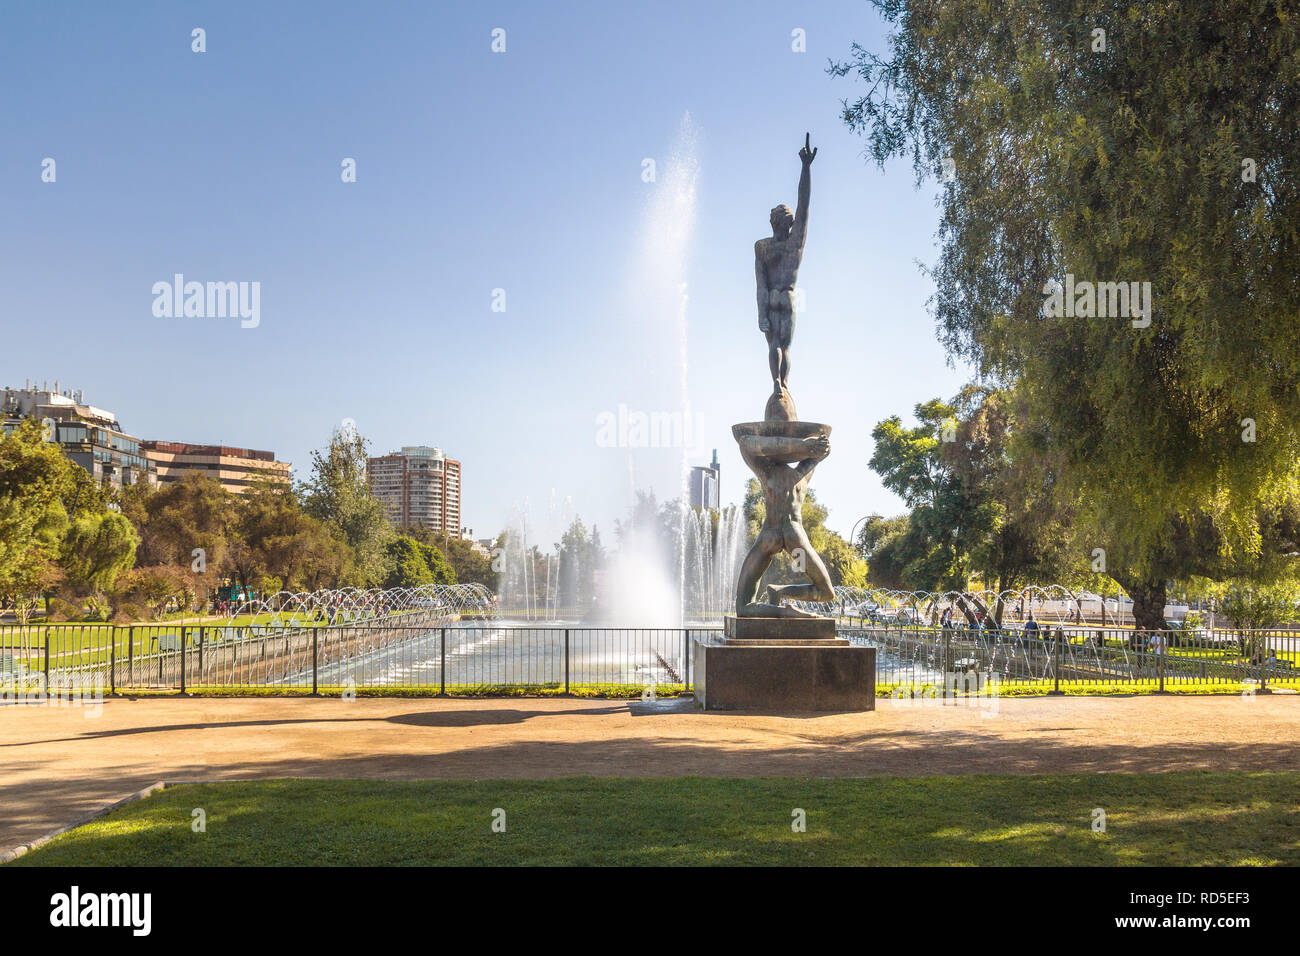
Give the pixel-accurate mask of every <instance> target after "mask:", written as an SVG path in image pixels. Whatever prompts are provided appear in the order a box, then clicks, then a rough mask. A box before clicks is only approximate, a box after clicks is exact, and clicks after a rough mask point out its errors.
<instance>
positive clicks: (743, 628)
mask: <svg viewBox="0 0 1300 956" xmlns="http://www.w3.org/2000/svg"><path fill="white" fill-rule="evenodd" d="M827 625H829V627H830V630H829V635H830V636H829V637H827V636H825V635H826V633H827V631H826V627H827ZM726 633H727V637H726V640H724V641H723V642H722V643H721V644H705V643H703V642H702V641H696V642H695V664H694V670H693V673H692V677H693V680H694V684H695V700H696V702H697V703H698V704H699V705H700V706H701V707H703V708H704V709H705V710H753V711H757V712H762V713H769V714H784V713H800V712H817V711H820V712H831V711H838V712H841V713H843V712H857V711H867V710H875V707H876V649H875V648H874V647H858V646H855V645H853V644H850V643H849V642H848V641H846V640H844V639H842V638H838V637H835V622H834V621H832V620H829V619H818V618H811V619H799V618H728V619H727V630H726ZM800 633H807V634H808V635H809V636H807V637H800V636H797V635H798V634H800ZM792 635H796V636H792Z"/></svg>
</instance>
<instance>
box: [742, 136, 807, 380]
mask: <svg viewBox="0 0 1300 956" xmlns="http://www.w3.org/2000/svg"><path fill="white" fill-rule="evenodd" d="M811 139H812V136H811V134H809V133H805V134H804V140H803V149H801V150H799V161H800V162H801V163H802V164H803V171H802V172H801V173H800V174H799V207H798V209H797V210H796V211H795V212H793V213H791V212H790V207H789V206H786V205H784V204H783V205H780V206H777V207H776V208H775V209H773V210H772V213H771V215H770V217H769V219H770V221H771V223H772V236H771V238H768V239H760V240H758V242H756V243H754V275H755V278H756V279H757V281H758V328H759V330H760V331H762V332H763V333H765V334H766V335H767V364H768V367H769V368H770V369H771V372H772V393H773V395H780V394H781V392H783V391H785V390H786V389H787V384H786V381H787V379H788V378H789V376H790V340H791V339H792V338H793V337H794V283H795V279H796V278H798V276H799V263H800V262H801V261H802V260H803V244H804V240H805V239H806V238H807V236H808V195H809V192H810V189H811V182H810V177H809V167H811V166H812V161H813V159H815V158H816V156H817V150H816V149H811V148H810V145H811Z"/></svg>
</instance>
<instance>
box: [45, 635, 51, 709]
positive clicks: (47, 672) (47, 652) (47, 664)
mask: <svg viewBox="0 0 1300 956" xmlns="http://www.w3.org/2000/svg"><path fill="white" fill-rule="evenodd" d="M49 693H50V629H49V628H48V627H47V628H46V629H45V694H46V696H49Z"/></svg>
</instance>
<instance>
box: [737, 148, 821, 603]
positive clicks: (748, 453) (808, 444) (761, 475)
mask: <svg viewBox="0 0 1300 956" xmlns="http://www.w3.org/2000/svg"><path fill="white" fill-rule="evenodd" d="M806 168H807V167H805V169H806ZM739 444H740V455H741V457H742V458H744V459H745V464H747V465H748V466H749V467H750V470H752V471H753V472H754V474H755V475H757V476H758V483H759V484H760V485H761V486H762V489H763V501H764V503H765V504H766V505H767V510H766V515H765V517H764V519H763V529H762V530H761V531H759V533H758V540H757V541H755V542H754V546H753V547H752V548H750V549H749V554H747V555H746V556H745V563H744V564H743V565H741V568H740V579H739V582H738V583H737V585H736V614H737V615H738V616H740V617H818V615H816V614H811V613H808V612H806V611H800V610H798V609H796V608H792V607H788V606H786V605H785V604H784V603H782V602H784V601H788V600H793V601H833V600H834V599H835V591H834V589H833V588H832V587H831V578H830V575H829V574H827V573H826V565H824V564H822V559H821V558H820V557H819V556H818V554H817V552H816V551H814V550H813V546H812V544H810V543H809V541H808V532H807V531H805V530H804V526H803V499H804V495H805V494H806V493H807V490H808V481H809V479H811V478H812V473H813V469H814V468H816V467H817V465H818V463H819V462H820V461H821V460H822V459H823V458H825V457H826V456H827V455H829V454H830V453H831V443H830V439H829V438H826V437H825V436H821V437H817V438H783V437H775V436H763V435H742V436H741V437H740V439H739ZM791 461H793V462H797V464H795V465H794V466H793V467H791V466H790V465H788V464H786V462H791ZM782 551H785V552H788V553H789V554H790V555H791V556H793V557H794V558H795V561H796V563H797V564H801V565H802V568H801V570H802V571H803V572H804V574H806V575H807V576H808V579H809V580H810V581H811V582H812V583H811V584H769V585H768V587H767V603H765V604H763V603H759V602H758V585H759V582H760V581H761V580H762V578H763V572H764V571H766V570H767V569H768V566H769V565H770V564H771V563H772V559H773V558H774V557H776V556H777V554H779V553H780V552H782Z"/></svg>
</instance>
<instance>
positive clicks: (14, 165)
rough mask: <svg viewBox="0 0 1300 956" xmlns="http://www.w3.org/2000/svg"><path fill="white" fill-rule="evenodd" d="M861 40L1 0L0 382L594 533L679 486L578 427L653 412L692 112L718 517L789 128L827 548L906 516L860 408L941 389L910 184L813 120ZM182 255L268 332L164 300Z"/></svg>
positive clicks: (923, 247)
mask: <svg viewBox="0 0 1300 956" xmlns="http://www.w3.org/2000/svg"><path fill="white" fill-rule="evenodd" d="M195 27H202V28H204V29H205V30H206V33H207V52H206V53H203V54H196V53H193V52H191V49H190V47H191V30H192V29H193V28H195ZM496 27H501V28H504V29H505V30H506V45H507V47H506V52H505V53H504V54H494V53H492V52H491V50H490V44H491V36H490V34H491V31H492V30H493V28H496ZM795 28H801V29H803V30H804V31H805V32H806V36H807V52H806V53H803V54H798V53H794V52H792V51H791V31H792V30H793V29H795ZM854 40H857V41H859V42H861V43H863V44H866V45H868V46H871V47H874V48H880V47H881V46H882V44H883V25H882V24H881V23H880V21H879V20H878V19H877V17H876V15H875V14H874V12H873V11H872V9H871V8H870V7H869V5H868V4H867V3H866V2H865V0H827V2H819V3H815V4H797V5H796V4H790V3H788V2H766V0H746V2H734V3H707V4H702V3H699V2H698V0H697V2H667V3H656V4H610V3H602V2H589V3H577V2H573V3H566V2H555V3H496V4H481V5H480V4H466V5H452V4H444V3H429V2H422V3H376V4H356V3H333V2H314V3H259V2H221V3H197V2H196V3H184V4H179V3H130V4H116V3H114V4H104V3H98V2H84V3H58V2H50V3H16V2H11V3H6V4H5V5H4V7H3V11H2V12H0V88H3V89H4V90H5V93H6V95H5V107H6V109H5V113H6V116H5V131H4V134H3V138H2V139H0V217H2V218H3V222H4V226H3V229H0V283H2V285H3V290H4V292H3V300H2V302H3V305H2V306H0V308H3V315H4V321H3V339H2V341H0V385H10V386H14V385H19V386H20V385H22V383H23V381H24V380H25V379H27V378H32V379H37V380H50V381H53V380H54V379H58V380H59V381H60V383H61V384H63V385H64V387H69V386H71V387H78V388H82V389H84V390H85V393H86V399H87V401H89V402H91V403H92V404H96V405H99V406H101V407H105V408H109V409H112V410H114V411H115V412H117V414H118V416H119V418H120V420H121V422H122V424H123V426H124V427H125V428H126V430H127V431H129V432H131V433H132V434H135V435H138V436H140V437H142V438H156V439H167V440H178V441H191V442H204V443H216V442H223V443H226V444H233V445H242V446H251V447H255V448H269V449H273V450H274V451H275V452H276V453H277V455H278V456H279V457H280V458H282V459H287V460H289V461H292V462H293V463H294V466H295V468H296V469H298V470H299V474H301V473H302V471H303V470H304V469H305V466H306V465H307V463H308V460H309V452H310V450H311V449H312V448H315V447H319V446H321V445H323V444H324V443H325V442H326V441H327V440H328V437H329V434H330V431H331V429H332V428H334V427H336V426H338V425H339V423H340V422H341V421H342V420H344V419H346V418H350V419H353V420H355V422H356V423H357V427H358V428H359V429H360V431H361V432H362V434H364V435H365V436H366V437H367V438H369V439H370V440H371V442H372V451H373V452H374V453H383V452H387V451H389V450H391V449H394V448H397V447H398V446H400V445H403V444H434V445H438V446H441V447H442V448H443V449H444V450H445V451H446V452H447V453H448V454H449V455H450V456H452V457H455V458H459V459H461V460H462V462H463V467H464V475H465V479H464V480H465V512H464V523H466V524H468V525H470V526H472V527H473V528H474V530H475V534H476V536H479V537H484V536H486V535H488V534H490V533H495V531H497V530H498V529H499V528H500V527H501V525H502V523H503V522H504V520H506V519H507V518H508V517H509V515H510V513H511V511H512V509H513V508H515V507H517V506H522V505H524V504H525V503H527V504H528V506H529V507H530V509H531V511H532V513H533V515H534V522H535V524H536V525H537V526H538V527H539V530H540V532H541V533H540V534H539V537H542V538H545V537H547V534H548V531H549V526H548V524H547V520H546V518H545V513H547V512H552V511H553V512H555V513H556V514H565V513H572V512H576V513H579V514H581V515H582V516H583V518H584V519H585V520H586V521H587V523H588V524H591V523H592V522H595V523H597V524H598V525H600V526H601V528H602V531H603V532H605V534H606V535H607V540H611V539H612V531H613V529H612V527H611V523H612V519H613V518H615V517H617V516H620V515H621V514H622V513H623V512H624V510H625V508H626V506H627V503H628V501H629V497H630V489H631V487H632V486H633V485H640V486H643V487H650V488H653V489H654V490H655V492H656V493H657V494H658V496H659V498H660V499H661V500H663V499H666V498H670V497H674V496H676V494H677V493H678V488H679V484H678V481H679V478H678V476H679V474H680V464H681V460H682V451H681V450H680V449H640V450H635V451H632V450H629V449H626V448H617V447H616V448H608V447H601V445H600V444H599V443H598V441H597V429H596V421H597V416H598V415H600V414H601V413H602V412H611V413H616V412H617V410H618V408H619V406H620V405H625V406H627V407H628V408H629V409H631V410H633V411H637V410H640V411H645V412H655V411H662V412H673V411H680V409H681V401H682V390H681V384H680V369H681V354H680V336H679V325H678V317H677V315H676V314H673V310H672V309H668V310H663V309H661V308H660V307H659V305H658V304H657V303H660V302H661V301H662V299H663V291H664V290H663V288H647V282H653V281H655V280H653V279H649V280H648V279H647V278H646V269H645V268H644V266H645V262H644V260H645V258H646V251H645V250H646V248H647V243H653V242H654V241H655V240H654V238H653V231H652V226H653V223H654V221H655V220H654V218H653V217H654V210H655V209H656V208H661V207H660V206H657V205H656V203H661V202H662V198H663V197H662V196H659V197H656V192H655V191H656V190H657V189H663V188H665V180H666V179H668V178H669V177H667V176H666V171H667V170H668V168H669V166H670V165H671V158H672V151H673V149H674V143H675V142H676V141H677V138H678V136H679V133H680V130H681V127H682V123H683V117H684V115H685V114H687V113H688V112H689V114H690V117H691V123H692V125H693V128H694V131H695V138H694V144H695V146H694V154H695V156H696V158H697V161H698V181H697V191H696V202H695V204H694V222H693V227H692V228H691V230H690V233H689V237H688V239H689V246H688V250H687V254H686V256H685V259H684V262H685V276H684V279H685V282H686V291H687V295H688V296H689V305H688V307H687V313H686V315H687V348H686V362H687V368H688V373H687V376H688V377H687V395H688V397H689V402H690V406H691V408H692V409H693V410H694V411H695V412H698V413H699V415H700V422H701V425H702V426H703V434H701V435H700V436H699V442H698V444H699V448H698V449H691V450H689V451H688V455H689V457H690V459H691V460H692V461H693V462H694V461H698V463H701V464H702V463H704V462H705V461H707V458H708V456H709V452H710V449H712V448H714V447H717V448H718V450H719V455H720V458H721V462H722V468H723V497H724V500H729V501H738V500H739V499H740V497H741V495H742V493H743V481H744V479H745V478H746V477H747V475H746V474H745V473H744V471H743V468H744V466H743V465H742V463H741V461H740V459H739V456H738V454H737V453H736V451H735V444H734V442H733V440H732V438H731V434H730V425H731V424H732V423H733V422H738V421H750V420H754V419H758V418H761V417H762V413H763V402H764V401H765V399H766V397H767V394H768V392H769V390H770V380H769V378H768V374H767V366H766V345H765V343H764V341H763V337H762V334H761V333H760V332H759V331H758V329H757V320H756V315H755V306H754V275H753V243H754V240H755V239H757V238H759V237H761V236H763V235H766V234H767V233H768V231H769V230H768V224H767V215H768V210H769V209H770V208H771V207H772V206H773V205H775V204H776V203H778V202H786V203H789V204H791V205H793V204H794V201H795V186H796V182H797V179H798V173H799V161H798V159H797V157H796V153H797V151H798V148H799V147H800V146H801V145H802V144H803V134H804V132H805V130H808V131H811V133H812V136H813V142H814V145H816V146H818V147H819V149H820V152H819V154H818V157H817V160H816V162H815V163H814V165H813V198H812V215H811V222H810V227H809V238H808V244H807V248H806V251H805V257H804V264H803V268H802V271H801V273H800V280H799V281H800V286H801V287H802V288H803V289H804V290H805V294H806V296H807V308H806V311H805V312H804V313H803V314H802V315H801V316H800V317H799V324H798V326H797V328H796V332H795V340H794V353H793V355H794V361H793V369H792V374H791V380H790V384H791V391H792V393H793V394H794V396H795V399H796V401H797V403H798V406H799V411H800V414H801V417H803V418H804V419H807V420H813V421H824V422H828V423H829V424H831V425H832V426H833V428H834V432H833V435H832V453H831V457H830V458H829V459H828V460H827V461H826V462H825V463H823V464H822V465H821V467H820V468H819V470H818V472H817V474H816V476H815V478H814V484H813V487H814V488H815V489H816V491H817V493H818V495H819V496H820V497H821V499H822V500H823V501H824V502H825V503H826V504H827V505H828V506H829V507H830V509H831V519H830V524H831V526H832V527H834V528H836V529H837V530H840V531H841V532H842V533H845V534H847V533H848V531H849V529H850V527H851V526H852V525H853V523H854V522H855V521H856V520H857V518H859V517H860V516H862V515H863V514H867V513H871V512H882V513H886V514H889V513H896V512H898V511H900V510H902V509H901V503H900V502H899V501H898V500H897V499H895V498H894V497H893V496H892V495H891V494H889V493H888V492H886V491H885V490H884V489H883V488H882V487H881V486H880V483H879V481H878V480H877V478H876V476H875V475H874V474H873V473H872V472H870V470H869V469H868V468H867V466H866V462H867V459H868V458H869V456H870V454H871V440H870V431H871V428H872V426H873V424H874V423H875V422H876V421H878V420H880V419H882V418H885V417H887V416H888V415H890V414H894V413H900V414H903V415H904V416H905V418H906V417H910V412H911V409H912V406H913V405H915V404H916V403H917V402H919V401H923V400H925V399H928V398H931V397H935V396H942V397H948V396H951V395H952V394H953V393H954V392H955V391H956V390H957V388H958V387H959V385H960V383H961V381H962V380H963V379H964V377H965V375H966V372H965V370H964V369H958V370H954V369H951V368H948V367H947V366H946V364H945V359H944V354H943V352H942V350H941V349H940V348H939V346H938V345H937V344H936V342H935V339H934V328H933V322H932V320H931V319H930V317H929V315H928V314H927V311H926V308H925V301H926V299H927V298H928V296H929V294H930V291H931V289H930V284H929V283H928V282H927V281H926V280H925V279H924V277H923V276H922V275H921V274H920V272H919V270H918V268H917V266H916V261H917V260H920V261H924V262H927V263H928V262H932V261H933V260H934V258H935V245H934V233H935V228H936V224H937V221H938V211H937V209H936V207H935V204H934V185H933V184H932V183H931V184H927V185H926V186H924V187H923V188H922V189H921V190H919V191H918V190H917V189H915V188H914V180H913V176H912V173H911V171H910V169H908V168H906V167H904V166H901V165H900V166H897V167H891V168H890V169H889V170H887V171H886V172H884V173H882V172H881V171H879V170H878V169H876V168H875V167H874V166H873V165H870V164H869V163H867V162H866V161H865V160H864V158H863V156H862V150H863V143H862V141H861V140H859V139H857V138H855V137H853V136H851V135H850V134H849V133H848V132H847V131H846V130H845V128H844V126H843V124H842V123H841V121H840V119H839V116H838V113H839V109H840V100H841V99H842V98H843V97H845V96H851V95H855V94H856V93H857V91H858V90H859V87H857V86H856V85H854V84H853V83H852V81H850V80H848V79H838V80H832V79H831V78H830V77H828V76H827V75H826V73H825V66H826V62H827V58H828V57H834V58H842V57H843V56H844V55H846V54H847V52H848V49H849V45H850V43H851V42H852V41H854ZM46 157H51V158H53V159H55V161H56V163H57V181H56V182H55V183H53V184H50V183H43V182H42V181H41V163H42V160H43V159H44V158H46ZM344 157H352V158H355V160H356V162H357V180H358V181H357V182H356V183H352V184H344V183H342V182H341V181H340V163H341V161H342V160H343V158H344ZM645 158H653V159H655V160H656V163H657V170H658V173H659V176H658V181H657V182H655V183H646V182H643V181H642V160H643V159H645ZM177 272H181V273H184V274H185V276H186V278H187V279H191V280H198V281H208V280H213V281H227V280H234V281H258V282H260V283H261V288H262V292H261V323H260V325H259V326H258V327H257V328H255V329H242V328H240V326H239V323H238V321H237V320H231V319H216V318H208V319H200V318H189V319H168V318H156V317H155V316H154V315H153V312H152V305H153V295H152V292H151V288H152V286H153V284H154V283H155V282H158V281H170V279H171V276H172V275H173V273H177ZM660 285H661V286H662V282H660ZM495 288H503V289H505V290H506V311H505V312H504V313H499V312H493V311H492V310H491V302H492V298H491V297H492V290H493V289H495ZM566 499H568V502H569V503H568V504H565V501H566Z"/></svg>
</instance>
